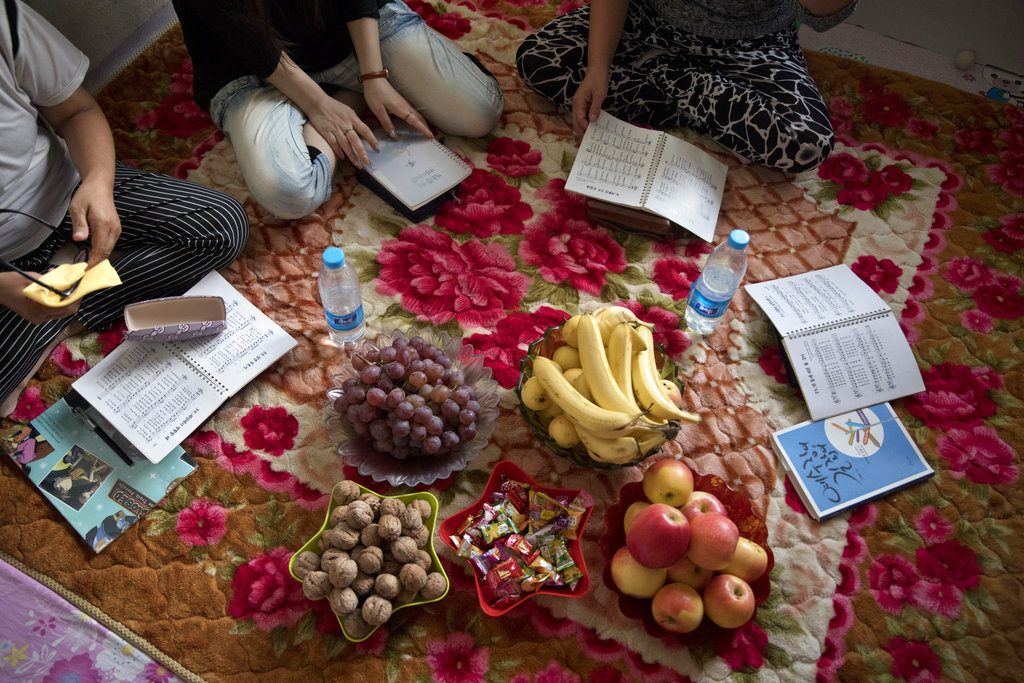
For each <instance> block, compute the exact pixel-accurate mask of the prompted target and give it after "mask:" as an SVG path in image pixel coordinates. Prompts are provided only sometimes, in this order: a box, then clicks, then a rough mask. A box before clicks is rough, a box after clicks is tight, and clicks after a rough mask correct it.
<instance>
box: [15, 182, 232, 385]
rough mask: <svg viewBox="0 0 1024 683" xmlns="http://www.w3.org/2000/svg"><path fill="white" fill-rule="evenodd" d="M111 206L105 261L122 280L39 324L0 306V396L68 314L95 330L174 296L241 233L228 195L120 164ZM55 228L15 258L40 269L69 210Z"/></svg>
mask: <svg viewBox="0 0 1024 683" xmlns="http://www.w3.org/2000/svg"><path fill="white" fill-rule="evenodd" d="M114 205H115V206H116V208H117V213H118V216H120V218H121V236H120V238H119V239H118V242H117V247H116V249H115V256H114V257H112V259H111V263H112V264H113V266H114V268H115V270H117V273H118V275H119V276H120V277H121V281H122V282H123V284H122V285H121V286H119V287H114V288H111V289H106V290H101V291H99V292H95V293H93V294H89V295H88V296H85V297H83V299H82V304H81V306H80V307H79V309H78V313H77V314H76V315H75V316H73V317H68V318H62V319H60V320H53V321H49V322H46V323H43V324H41V325H33V324H32V323H30V322H28V321H27V320H25V319H24V318H22V317H21V316H19V315H17V314H16V313H14V312H13V311H11V310H10V309H8V308H4V307H0V401H3V400H4V399H5V398H6V397H7V396H8V395H9V394H10V393H11V392H12V391H14V389H16V388H17V387H18V385H19V384H20V383H21V382H23V381H24V380H25V378H26V376H27V375H28V373H30V372H31V371H32V369H33V367H35V365H36V363H37V362H38V361H39V358H40V356H41V355H42V354H43V353H44V352H45V351H46V349H47V347H48V346H49V345H50V344H51V343H52V342H53V340H54V339H56V338H57V335H59V334H60V332H61V331H62V330H63V329H64V328H65V327H66V326H67V325H69V324H70V323H71V321H72V320H74V319H76V318H77V319H78V320H79V321H80V322H81V323H82V324H84V325H85V326H86V327H88V328H89V329H92V330H102V329H104V328H106V327H109V326H110V325H112V324H113V323H114V322H116V321H117V320H119V319H120V318H121V316H122V315H123V313H124V307H125V306H126V305H128V304H130V303H134V302H136V301H144V300H146V299H156V298H159V297H165V296H176V295H179V294H181V293H183V292H184V291H185V290H187V289H189V288H190V287H191V286H192V285H194V284H195V283H196V282H198V281H199V280H200V279H202V278H203V276H205V275H206V274H207V273H209V272H210V271H211V270H216V269H218V268H223V267H224V266H226V265H228V264H229V263H231V262H232V261H234V260H235V258H236V257H237V256H238V255H239V254H240V253H241V251H242V248H243V247H244V246H245V242H246V240H247V239H248V237H249V219H248V216H247V215H246V213H245V209H243V208H242V206H241V205H240V204H239V203H238V202H236V201H235V200H234V199H232V198H231V197H228V196H227V195H225V194H223V193H220V192H217V191H216V190H211V189H209V188H206V187H201V186H199V185H193V184H192V183H188V182H185V181H183V180H177V179H175V178H170V177H167V176H163V175H157V174H155V173H147V172H145V171H139V170H137V169H134V168H131V167H129V166H125V165H124V164H120V163H119V164H118V165H117V169H116V174H115V178H114ZM58 227H59V234H57V235H54V236H53V237H52V238H50V239H48V240H47V241H46V242H45V243H44V244H43V245H42V246H41V247H39V248H38V249H36V250H35V251H34V252H32V253H31V254H28V255H27V256H25V257H23V258H21V259H18V260H17V261H16V262H15V265H17V266H18V267H20V268H22V269H24V270H33V271H37V272H44V271H45V270H46V269H47V267H48V265H49V263H50V261H51V259H53V257H54V254H56V252H57V250H58V249H60V247H61V246H63V245H64V244H65V243H66V242H67V241H68V240H70V238H71V218H70V216H65V218H64V221H63V222H62V223H61V224H60V226H58Z"/></svg>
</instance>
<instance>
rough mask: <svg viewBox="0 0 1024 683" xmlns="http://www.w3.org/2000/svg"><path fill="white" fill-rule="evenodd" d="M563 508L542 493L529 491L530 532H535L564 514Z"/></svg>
mask: <svg viewBox="0 0 1024 683" xmlns="http://www.w3.org/2000/svg"><path fill="white" fill-rule="evenodd" d="M565 511H566V510H565V508H564V507H562V505H561V504H559V502H558V501H557V500H555V499H554V498H552V497H551V496H549V495H547V494H546V493H544V492H542V491H530V530H531V531H535V530H537V529H540V528H541V527H543V526H546V525H547V524H548V523H550V522H552V521H554V520H555V519H556V518H557V517H558V516H559V515H562V514H564V513H565Z"/></svg>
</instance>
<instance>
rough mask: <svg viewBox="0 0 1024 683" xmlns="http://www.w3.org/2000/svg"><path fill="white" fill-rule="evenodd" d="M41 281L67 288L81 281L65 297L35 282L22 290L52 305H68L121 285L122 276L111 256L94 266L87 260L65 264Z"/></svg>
mask: <svg viewBox="0 0 1024 683" xmlns="http://www.w3.org/2000/svg"><path fill="white" fill-rule="evenodd" d="M87 268H88V270H87ZM39 280H40V281H42V282H45V283H46V284H48V285H50V286H51V287H55V288H56V289H61V290H65V289H68V288H69V287H71V286H72V285H74V284H75V283H76V282H78V287H77V288H75V291H74V292H72V293H71V294H70V295H69V296H66V297H61V296H59V295H57V294H55V293H53V292H51V291H50V290H48V289H46V288H45V287H41V286H39V285H38V284H36V283H35V282H33V283H32V284H30V285H29V286H28V287H26V288H25V289H23V290H22V294H24V295H25V298H27V299H31V300H32V301H35V302H36V303H38V304H42V305H43V306H47V307H49V308H62V307H64V306H69V305H71V304H73V303H75V302H76V301H78V300H79V299H81V298H82V297H83V296H85V295H87V294H91V293H93V292H96V291H99V290H101V289H107V288H109V287H117V286H118V285H120V284H121V278H120V277H119V276H118V274H117V271H116V270H114V266H112V265H110V261H109V260H108V259H103V260H102V261H100V262H99V263H97V264H96V265H95V266H93V267H92V268H89V267H88V265H87V264H85V263H65V264H64V265H61V266H57V267H56V268H54V269H53V270H51V271H49V272H47V273H44V274H43V275H42V276H41V277H40V278H39Z"/></svg>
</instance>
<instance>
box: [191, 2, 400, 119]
mask: <svg viewBox="0 0 1024 683" xmlns="http://www.w3.org/2000/svg"><path fill="white" fill-rule="evenodd" d="M318 2H319V9H320V16H321V19H322V21H321V25H320V26H319V27H311V26H309V25H308V22H307V21H306V20H305V19H304V17H303V15H302V13H301V11H300V10H298V9H297V8H296V7H295V3H293V2H289V1H288V0H268V2H267V6H268V7H267V9H268V16H269V19H270V23H271V25H272V26H273V33H274V35H275V36H276V37H277V41H276V42H275V41H274V40H272V39H269V38H268V37H267V36H266V35H265V34H264V33H262V32H261V31H259V30H258V29H257V28H256V27H254V26H253V24H252V22H251V21H250V19H249V18H248V17H247V16H246V15H245V13H244V12H243V11H242V10H241V9H239V8H238V3H235V2H232V1H231V0H173V5H174V9H175V11H177V13H178V20H179V21H180V22H181V30H182V32H183V33H184V36H185V46H186V47H187V48H188V51H189V54H190V55H191V56H192V72H193V78H194V81H193V97H194V98H195V101H196V104H198V105H199V106H200V107H202V108H203V109H207V110H208V109H209V108H210V100H212V99H213V97H214V95H216V94H217V92H218V91H219V90H220V89H221V88H223V87H224V86H225V85H227V84H228V83H230V82H231V81H233V80H235V79H236V78H240V77H242V76H256V77H257V78H267V77H268V76H270V74H272V73H273V72H274V70H275V69H276V68H277V64H278V61H279V60H280V58H281V50H282V47H281V46H284V48H283V49H284V50H286V51H287V52H288V56H289V57H291V59H292V61H294V62H295V63H296V64H297V65H298V66H299V67H301V68H302V69H303V70H304V71H306V72H307V73H313V72H316V71H321V70H323V69H326V68H328V67H331V66H334V65H335V64H338V63H339V62H341V61H342V60H344V59H345V58H346V57H348V56H349V55H351V54H353V52H354V47H353V45H352V38H351V36H349V33H348V28H347V26H346V24H347V23H348V22H350V21H355V20H356V19H361V18H363V17H373V18H377V16H378V10H379V9H380V7H382V6H383V5H385V4H386V3H387V2H388V0H344V1H343V2H337V0H334V1H332V0H318Z"/></svg>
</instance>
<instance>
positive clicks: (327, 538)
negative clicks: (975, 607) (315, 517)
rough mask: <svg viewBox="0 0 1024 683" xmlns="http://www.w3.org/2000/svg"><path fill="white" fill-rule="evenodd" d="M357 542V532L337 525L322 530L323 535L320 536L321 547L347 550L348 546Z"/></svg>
mask: <svg viewBox="0 0 1024 683" xmlns="http://www.w3.org/2000/svg"><path fill="white" fill-rule="evenodd" d="M358 542H359V534H357V533H355V532H354V531H348V530H346V529H341V528H339V527H335V528H333V529H328V530H327V531H325V532H324V535H323V536H321V537H320V547H321V548H338V549H339V550H349V549H350V548H354V547H355V545H356V543H358Z"/></svg>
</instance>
